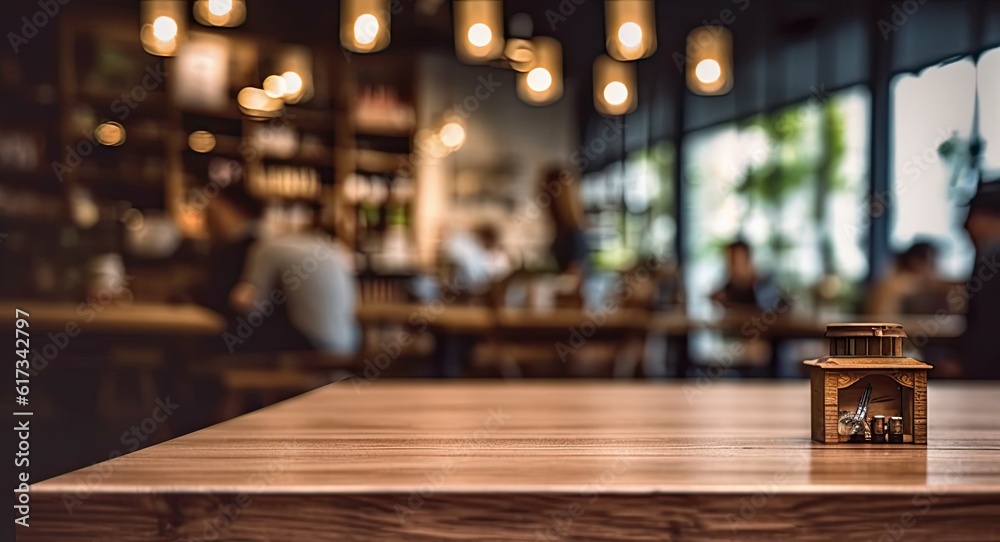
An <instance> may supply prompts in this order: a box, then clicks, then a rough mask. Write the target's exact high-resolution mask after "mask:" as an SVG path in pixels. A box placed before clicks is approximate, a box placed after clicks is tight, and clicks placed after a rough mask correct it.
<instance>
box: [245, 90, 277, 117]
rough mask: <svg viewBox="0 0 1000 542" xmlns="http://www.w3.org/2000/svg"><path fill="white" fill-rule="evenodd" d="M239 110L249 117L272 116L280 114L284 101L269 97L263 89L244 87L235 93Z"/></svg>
mask: <svg viewBox="0 0 1000 542" xmlns="http://www.w3.org/2000/svg"><path fill="white" fill-rule="evenodd" d="M236 103H237V104H238V105H239V106H240V112H242V113H243V114H244V115H247V116H249V117H251V118H274V117H278V116H280V115H281V111H282V109H283V108H284V105H285V104H284V102H282V101H281V100H279V99H277V98H271V97H270V96H268V95H267V94H266V93H265V92H264V90H263V89H259V88H253V87H246V88H244V89H243V90H240V93H239V94H237V95H236Z"/></svg>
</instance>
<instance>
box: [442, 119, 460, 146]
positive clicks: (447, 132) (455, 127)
mask: <svg viewBox="0 0 1000 542" xmlns="http://www.w3.org/2000/svg"><path fill="white" fill-rule="evenodd" d="M437 135H438V139H440V140H441V143H443V144H444V146H445V147H448V148H449V149H451V150H452V151H455V150H458V149H459V148H460V147H461V146H462V144H463V143H465V127H464V126H462V123H461V122H458V121H451V122H448V123H446V124H445V125H444V126H442V127H441V129H440V130H438V134H437Z"/></svg>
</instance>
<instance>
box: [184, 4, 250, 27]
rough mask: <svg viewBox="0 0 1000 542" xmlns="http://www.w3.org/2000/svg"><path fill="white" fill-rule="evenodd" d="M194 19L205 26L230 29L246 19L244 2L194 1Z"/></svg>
mask: <svg viewBox="0 0 1000 542" xmlns="http://www.w3.org/2000/svg"><path fill="white" fill-rule="evenodd" d="M194 18H195V20H196V21H198V22H199V23H201V24H203V25H205V26H222V27H229V28H232V27H234V26H239V25H241V24H243V22H244V21H246V19H247V5H246V2H245V0H195V2H194Z"/></svg>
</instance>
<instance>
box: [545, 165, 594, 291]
mask: <svg viewBox="0 0 1000 542" xmlns="http://www.w3.org/2000/svg"><path fill="white" fill-rule="evenodd" d="M577 177H578V176H577V175H576V174H575V173H574V172H572V171H570V170H567V169H563V168H558V167H553V168H549V169H548V170H546V171H545V173H544V174H543V176H542V185H541V186H540V187H539V188H540V192H542V193H546V194H547V195H548V196H549V199H550V200H551V203H550V204H549V206H548V210H549V216H551V217H552V223H553V225H554V226H555V236H554V238H553V239H552V245H551V253H552V256H553V258H554V259H555V262H556V266H557V268H558V270H559V273H560V274H561V275H562V277H563V278H564V279H565V280H564V290H565V293H567V294H569V295H570V296H573V297H577V298H581V299H582V294H581V289H582V287H583V282H584V280H585V279H586V278H587V276H588V275H589V274H590V246H589V243H588V242H587V237H586V233H585V230H584V221H583V204H582V202H581V200H580V192H579V183H578V182H577Z"/></svg>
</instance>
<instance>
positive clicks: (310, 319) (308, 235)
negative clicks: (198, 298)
mask: <svg viewBox="0 0 1000 542" xmlns="http://www.w3.org/2000/svg"><path fill="white" fill-rule="evenodd" d="M316 215H317V217H319V216H321V213H320V212H318V211H317V212H316ZM263 300H272V301H273V302H274V303H286V304H287V312H288V316H289V319H290V320H291V323H292V325H293V326H295V328H296V329H298V330H299V332H301V333H302V335H304V336H305V337H306V339H307V340H308V341H309V343H310V344H311V345H312V346H313V347H314V348H315V349H316V350H319V351H324V352H330V353H335V354H341V355H350V354H354V353H356V352H357V349H358V345H359V342H360V331H359V328H358V323H357V319H356V309H357V290H356V284H355V279H354V262H353V255H352V253H351V251H350V249H349V248H348V247H347V245H346V244H345V243H344V242H343V241H341V240H340V239H337V238H335V237H332V236H330V235H329V234H327V233H326V232H325V231H324V230H323V228H322V223H321V221H320V220H317V221H316V223H315V224H314V226H313V227H312V228H307V229H306V230H305V231H301V232H296V233H289V234H285V235H280V236H277V237H274V238H272V239H265V240H261V241H258V242H257V243H256V244H255V245H254V246H253V247H251V249H250V253H249V254H248V256H247V261H246V265H245V266H244V271H243V278H242V281H241V282H240V284H238V285H237V286H236V287H235V288H234V289H233V291H232V294H231V301H232V304H233V306H235V307H238V308H242V309H244V310H251V309H252V308H253V307H254V303H260V302H262V301H263Z"/></svg>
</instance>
